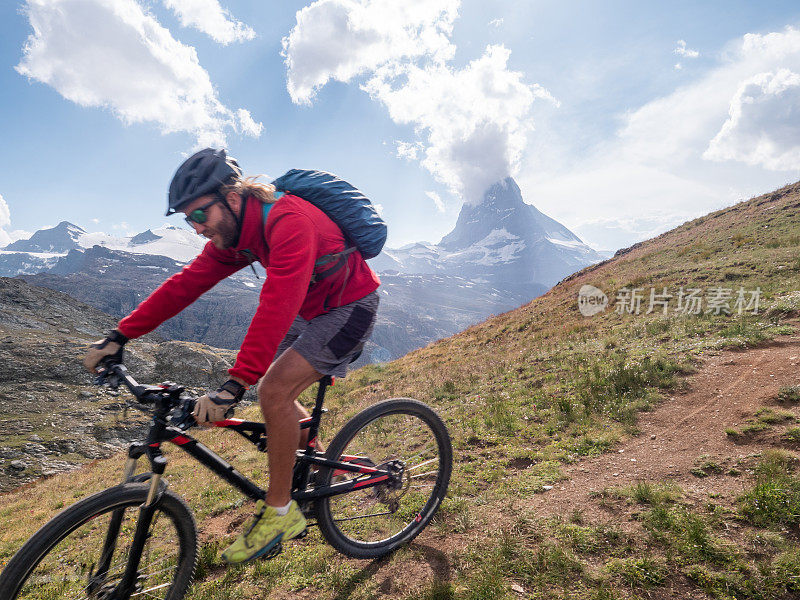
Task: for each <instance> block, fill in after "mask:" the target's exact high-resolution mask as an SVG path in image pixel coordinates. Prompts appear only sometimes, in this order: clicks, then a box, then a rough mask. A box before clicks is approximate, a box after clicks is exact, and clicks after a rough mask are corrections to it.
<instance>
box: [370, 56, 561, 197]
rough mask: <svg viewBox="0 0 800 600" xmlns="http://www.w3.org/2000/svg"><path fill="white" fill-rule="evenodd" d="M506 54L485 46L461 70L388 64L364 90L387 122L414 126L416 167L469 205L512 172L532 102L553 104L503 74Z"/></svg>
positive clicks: (535, 88) (519, 78)
mask: <svg viewBox="0 0 800 600" xmlns="http://www.w3.org/2000/svg"><path fill="white" fill-rule="evenodd" d="M510 54H511V53H510V51H509V50H507V49H506V48H504V47H503V46H488V47H487V48H486V51H485V52H484V54H483V56H482V57H481V58H479V59H476V60H473V61H472V62H470V63H469V64H468V65H467V66H466V67H464V68H463V69H453V68H451V67H449V66H448V65H446V64H442V63H433V64H430V63H428V64H424V65H422V66H419V65H415V64H410V65H387V66H386V67H382V68H380V69H378V70H376V72H375V74H374V75H373V76H372V77H371V78H370V79H369V80H368V81H367V82H366V83H364V84H363V85H362V88H363V89H364V90H366V91H367V92H368V93H369V94H370V95H371V96H372V97H373V98H375V99H376V100H378V101H380V102H381V103H382V104H384V105H385V106H386V108H387V109H388V111H389V116H390V117H391V118H392V120H393V121H395V122H396V123H400V124H411V125H413V126H414V127H415V129H416V132H417V135H418V137H419V138H420V142H421V144H422V147H423V149H424V152H423V153H422V158H421V162H422V165H423V166H424V167H425V168H426V169H427V170H428V171H430V172H431V173H432V174H433V175H434V176H435V177H436V179H437V180H439V181H440V182H442V183H444V184H445V185H447V186H448V187H449V188H450V189H451V191H453V192H454V193H456V194H459V195H461V196H462V197H463V198H464V200H466V201H467V202H475V201H478V200H480V199H481V198H482V195H483V192H484V191H485V190H486V188H488V187H489V186H490V185H491V184H492V183H495V182H497V181H499V180H501V179H503V178H504V177H506V176H508V175H511V174H513V173H515V171H516V169H517V167H518V165H519V161H520V159H521V157H522V153H523V150H524V149H525V145H526V143H527V134H528V133H529V131H531V129H532V124H531V120H530V118H529V112H530V108H531V105H532V104H533V102H534V100H536V99H537V98H538V99H546V100H548V101H550V102H553V103H555V104H556V105H557V104H558V102H557V101H556V100H555V99H554V98H553V97H552V96H551V95H550V93H549V92H548V91H547V90H545V89H544V88H542V87H541V86H539V85H536V84H533V85H529V84H527V83H525V82H524V80H523V75H522V73H520V72H517V71H511V70H509V69H508V59H509V56H510Z"/></svg>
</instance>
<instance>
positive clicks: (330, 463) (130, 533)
mask: <svg viewBox="0 0 800 600" xmlns="http://www.w3.org/2000/svg"><path fill="white" fill-rule="evenodd" d="M98 379H99V381H98V382H99V383H106V384H108V385H109V386H110V387H112V388H117V387H118V386H119V385H120V384H121V383H122V384H124V385H125V386H126V387H127V388H128V389H129V390H130V391H131V393H132V394H133V396H134V398H135V400H129V401H128V404H130V405H131V406H133V407H134V408H137V409H139V410H143V411H145V412H147V413H148V414H149V415H151V420H150V423H149V428H148V432H147V437H146V440H145V441H144V442H141V443H133V444H131V445H130V447H129V448H128V452H127V461H126V463H125V468H124V473H123V477H122V483H120V484H119V485H116V486H114V487H111V488H109V489H107V490H105V491H102V492H99V493H97V494H94V495H92V496H90V497H88V498H85V499H83V500H80V501H79V502H77V503H76V504H74V505H72V506H70V507H69V508H67V509H65V510H63V511H62V512H61V513H59V514H58V515H56V516H55V517H53V519H52V520H50V521H49V522H48V523H46V524H45V525H44V526H43V527H42V528H41V529H40V530H39V531H38V532H37V533H35V534H34V535H33V537H31V538H30V540H28V541H27V542H26V543H25V544H24V545H23V546H22V548H21V549H20V550H19V551H18V552H17V553H16V554H15V555H14V556H13V557H12V558H11V560H10V561H9V562H8V564H7V565H6V567H5V569H4V570H3V572H2V574H0V599H2V600H16V599H22V598H25V599H31V600H32V599H34V598H35V599H36V600H50V599H53V600H55V599H56V598H58V599H62V598H81V599H93V600H127V599H128V598H142V599H150V598H162V599H164V600H179V599H181V598H183V597H184V594H185V593H186V591H187V589H188V588H189V585H190V584H191V581H192V578H193V575H194V570H195V566H196V563H197V556H198V550H197V526H196V523H195V519H194V515H193V513H192V510H191V509H190V508H189V506H188V505H187V504H186V502H185V501H184V500H183V499H182V498H181V497H180V496H178V495H177V494H176V493H175V492H173V491H172V490H170V489H168V486H167V482H166V479H165V478H164V477H163V475H164V471H165V469H166V466H167V461H166V458H165V457H164V455H163V453H162V451H161V446H162V444H163V443H164V442H171V443H172V444H174V445H176V446H177V447H178V448H180V449H181V450H183V451H185V452H186V453H188V454H189V455H190V456H191V457H192V458H194V459H195V460H197V461H198V462H199V463H200V464H202V465H204V466H205V467H207V468H208V469H210V470H211V472H212V473H214V474H215V475H217V476H218V477H221V478H222V479H224V480H225V481H226V482H228V483H229V484H231V485H233V486H234V487H235V488H237V489H238V490H240V491H241V493H242V494H244V495H245V496H246V497H248V498H250V499H251V500H254V501H255V500H259V499H263V498H264V495H265V491H264V490H263V489H261V488H260V487H259V486H258V485H256V484H255V483H254V482H253V481H251V480H250V479H248V478H247V477H245V476H244V475H242V474H241V473H240V472H238V471H237V470H236V469H235V468H234V467H233V466H232V465H231V464H229V463H228V462H227V461H225V460H224V459H222V458H221V457H220V456H219V455H217V454H216V453H214V452H213V451H212V450H211V449H209V448H208V447H206V446H205V445H203V444H202V443H200V442H199V441H197V440H196V439H194V438H193V437H192V436H191V435H189V434H188V433H187V430H188V429H190V428H191V427H193V426H194V425H196V423H195V422H194V419H193V418H192V416H191V412H192V409H193V407H194V401H195V399H194V398H192V397H191V396H190V395H188V394H187V393H186V391H185V388H184V387H182V386H180V385H177V384H174V383H171V382H166V383H163V384H161V385H157V386H153V385H141V384H139V383H137V382H136V380H135V379H134V378H133V377H132V376H131V375H130V374H129V373H128V371H127V369H126V368H125V366H124V365H122V364H108V363H107V364H106V365H105V369H104V370H103V372H102V374H101V376H100V377H99V378H98ZM332 384H333V380H332V378H331V377H328V376H326V377H323V378H322V379H320V380H319V387H318V389H317V395H316V402H315V405H314V409H313V411H312V413H311V416H310V417H308V418H306V419H303V420H301V421H300V427H301V428H302V429H306V430H308V442H307V443H306V444H305V448H304V449H303V450H298V451H297V458H296V461H295V466H294V472H293V482H292V498H293V499H294V500H296V501H297V502H298V504H299V506H300V508H301V510H302V511H303V512H304V513H305V514H306V515H307V517H308V518H309V519H313V518H315V519H316V521H309V525H316V526H318V527H319V529H320V531H321V533H322V535H323V537H324V538H325V540H326V541H327V542H328V543H329V544H330V545H331V546H333V547H334V548H335V549H336V550H338V551H340V552H342V553H344V554H346V555H347V556H351V557H355V558H377V557H380V556H383V555H385V554H388V553H390V552H392V551H393V550H395V549H396V548H398V547H399V546H401V545H403V544H406V543H408V542H409V541H411V540H412V539H414V537H416V536H417V535H418V534H419V533H420V532H421V531H422V530H423V529H424V528H425V526H426V525H427V524H428V523H429V522H430V520H431V518H432V517H433V515H434V514H435V513H436V511H437V509H438V508H439V505H440V504H441V502H442V500H443V499H444V497H445V493H446V492H447V486H448V483H449V480H450V473H451V470H452V446H451V443H450V437H449V434H448V432H447V428H446V427H445V424H444V423H443V422H442V420H441V419H440V418H439V416H438V415H437V414H436V413H435V412H434V411H433V410H432V409H431V408H429V407H428V406H426V405H425V404H423V403H421V402H418V401H416V400H412V399H409V398H392V399H389V400H385V401H383V402H379V403H377V404H375V405H373V406H370V407H369V408H367V409H365V410H363V411H361V412H360V413H358V414H356V415H355V416H354V417H352V418H351V419H350V420H349V421H347V423H345V425H344V426H343V427H342V429H341V430H340V431H339V432H338V433H337V434H336V435H335V436H334V438H333V440H332V441H331V443H330V445H329V447H328V449H327V451H326V452H321V451H318V450H317V434H318V430H319V425H320V421H321V418H322V415H323V414H324V413H325V412H327V411H326V409H324V408H323V400H324V397H325V390H326V389H327V387H328V386H330V385H332ZM214 425H215V426H216V427H221V428H225V429H230V430H233V431H234V432H236V433H237V434H239V435H241V436H243V437H244V438H245V439H247V440H248V441H249V442H251V443H252V444H254V445H255V446H256V448H257V449H258V450H260V451H262V452H265V451H266V448H267V437H266V427H265V425H264V424H263V423H258V422H251V421H244V420H240V419H234V418H229V417H228V415H226V418H225V419H224V420H222V421H219V422H217V423H214ZM142 456H146V457H147V459H148V460H149V463H150V471H148V472H146V473H140V474H138V475H135V472H136V465H137V461H138V459H139V458H141V457H142ZM306 532H307V530H306ZM306 532H304V534H305V533H306ZM304 534H303V535H304ZM301 537H302V536H301ZM281 549H282V547H281V545H280V544H278V545H276V546H275V547H274V548H273V549H272V550H271V551H270V552H269V554H268V556H265V557H264V558H272V557H274V556H276V555H277V554H278V553H279V552H280V551H281Z"/></svg>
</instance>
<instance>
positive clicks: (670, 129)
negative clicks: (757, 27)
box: [519, 27, 800, 247]
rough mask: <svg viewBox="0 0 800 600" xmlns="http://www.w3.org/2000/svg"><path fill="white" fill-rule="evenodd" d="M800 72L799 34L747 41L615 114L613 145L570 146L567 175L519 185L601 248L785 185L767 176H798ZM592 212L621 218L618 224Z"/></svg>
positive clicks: (537, 175) (528, 177)
mask: <svg viewBox="0 0 800 600" xmlns="http://www.w3.org/2000/svg"><path fill="white" fill-rule="evenodd" d="M797 73H800V31H798V30H797V29H794V28H791V27H788V28H786V29H784V30H782V31H779V32H773V33H767V34H747V35H745V36H743V37H741V38H738V39H736V40H733V41H731V42H730V43H729V44H727V45H726V46H725V47H724V48H722V49H721V52H720V53H719V54H718V63H717V65H716V66H714V67H712V68H709V69H708V70H707V71H706V72H705V73H703V74H702V75H700V76H698V77H696V78H695V79H694V80H693V81H692V82H690V83H688V84H685V85H682V86H681V87H679V88H677V89H675V90H674V91H673V92H671V93H669V94H667V95H665V96H662V97H659V98H655V99H653V100H652V101H650V102H647V103H646V104H644V105H642V106H640V107H638V108H635V109H633V110H631V111H629V112H627V113H625V114H623V115H620V126H619V128H618V130H617V133H616V135H615V136H613V137H612V138H610V139H607V140H604V141H603V142H601V143H599V144H597V145H596V146H595V147H594V148H592V149H591V150H590V151H586V150H584V149H580V148H567V150H565V151H564V152H570V153H571V154H572V155H573V161H572V162H571V164H570V165H569V167H567V168H564V169H562V170H555V169H553V170H551V172H543V171H542V170H541V169H539V170H538V172H537V171H536V170H534V168H529V169H525V172H524V174H523V176H522V177H521V178H520V182H519V183H520V187H521V188H522V189H523V192H524V196H525V198H526V199H530V200H531V201H534V202H536V204H537V206H538V207H539V208H541V209H542V210H544V211H545V212H546V213H548V214H551V215H552V216H553V217H555V218H556V219H558V220H560V221H562V222H564V223H565V224H566V225H567V226H569V227H570V228H573V229H574V230H575V231H579V232H581V233H582V234H583V235H586V236H587V241H589V242H592V243H595V244H596V245H600V246H605V247H608V246H607V245H606V244H608V243H610V241H609V240H612V239H613V240H616V241H617V242H618V243H619V245H630V244H631V243H633V242H635V241H638V240H640V239H645V238H646V237H651V236H652V235H653V234H654V233H660V232H661V231H665V230H667V229H669V228H670V227H672V226H673V225H675V224H678V223H680V222H683V221H685V220H687V219H689V218H694V217H697V216H699V215H701V214H704V213H707V212H709V211H711V210H716V209H718V208H721V207H723V206H728V205H730V204H732V203H734V202H736V201H737V200H742V199H746V198H748V197H751V196H753V195H756V194H758V193H763V192H765V191H768V190H771V189H774V188H776V187H780V186H782V185H785V184H786V183H788V182H789V180H790V178H791V179H796V174H792V175H787V174H786V172H785V171H783V172H779V171H775V170H770V169H794V170H797V169H800V114H799V113H798V110H799V109H800V87H799V86H798V83H800V82H798V80H797V75H796V74H797ZM526 164H530V165H531V166H532V165H533V164H535V163H533V162H532V159H531V157H529V158H528V162H527V163H526ZM598 214H601V215H606V216H611V215H618V217H616V218H615V219H613V220H612V221H616V222H618V223H617V224H616V225H615V224H614V223H613V222H612V221H603V220H598V219H597V217H596V215H598ZM653 216H656V217H657V218H658V219H661V220H662V221H663V224H662V226H661V227H655V228H654V227H653ZM621 220H625V225H624V227H623V226H621V225H619V222H621ZM604 228H605V229H607V231H606V232H605V233H604ZM589 236H593V237H589ZM626 236H628V237H627V239H625V238H626Z"/></svg>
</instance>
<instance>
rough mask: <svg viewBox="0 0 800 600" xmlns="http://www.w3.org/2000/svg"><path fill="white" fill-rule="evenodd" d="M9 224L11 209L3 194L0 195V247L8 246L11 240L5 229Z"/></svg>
mask: <svg viewBox="0 0 800 600" xmlns="http://www.w3.org/2000/svg"><path fill="white" fill-rule="evenodd" d="M9 225H11V211H10V210H9V208H8V203H7V202H6V201H5V199H4V198H3V196H0V248H3V247H5V246H8V245H9V244H10V243H11V242H12V241H13V240H12V239H11V235H9V233H8V232H7V231H6V229H7V228H8V226H9Z"/></svg>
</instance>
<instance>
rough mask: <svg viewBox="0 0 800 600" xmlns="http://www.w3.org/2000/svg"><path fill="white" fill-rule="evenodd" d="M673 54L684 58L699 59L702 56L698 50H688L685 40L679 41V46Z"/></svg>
mask: <svg viewBox="0 0 800 600" xmlns="http://www.w3.org/2000/svg"><path fill="white" fill-rule="evenodd" d="M672 52H673V53H674V54H677V55H678V56H683V57H684V58H697V57H698V56H700V53H699V52H698V51H697V50H690V49H689V48H687V47H686V42H685V41H684V40H678V46H677V47H676V48H675V50H673V51H672ZM678 64H680V63H678Z"/></svg>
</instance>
